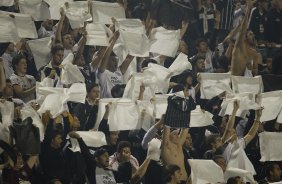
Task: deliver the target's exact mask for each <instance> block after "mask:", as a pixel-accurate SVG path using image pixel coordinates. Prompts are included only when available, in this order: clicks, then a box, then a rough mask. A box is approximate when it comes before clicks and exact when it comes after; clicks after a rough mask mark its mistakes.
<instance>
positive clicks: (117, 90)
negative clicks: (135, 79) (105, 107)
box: [111, 84, 126, 98]
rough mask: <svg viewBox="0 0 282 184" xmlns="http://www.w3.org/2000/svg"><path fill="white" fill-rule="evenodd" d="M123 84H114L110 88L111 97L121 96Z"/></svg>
mask: <svg viewBox="0 0 282 184" xmlns="http://www.w3.org/2000/svg"><path fill="white" fill-rule="evenodd" d="M125 86H126V85H125V84H116V85H115V86H114V87H113V88H112V89H111V95H112V97H113V98H121V97H122V96H123V92H124V89H125Z"/></svg>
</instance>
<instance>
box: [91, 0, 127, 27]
mask: <svg viewBox="0 0 282 184" xmlns="http://www.w3.org/2000/svg"><path fill="white" fill-rule="evenodd" d="M92 10H93V15H92V17H93V22H95V23H102V24H113V22H112V17H114V18H116V19H119V18H125V11H124V8H123V7H122V6H121V5H120V4H118V3H106V2H100V1H92Z"/></svg>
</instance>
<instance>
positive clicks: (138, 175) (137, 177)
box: [130, 157, 151, 184]
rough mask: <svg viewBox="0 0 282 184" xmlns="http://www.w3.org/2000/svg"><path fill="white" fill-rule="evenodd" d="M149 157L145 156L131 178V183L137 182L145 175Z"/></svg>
mask: <svg viewBox="0 0 282 184" xmlns="http://www.w3.org/2000/svg"><path fill="white" fill-rule="evenodd" d="M150 161H151V159H150V158H149V157H147V158H146V159H145V160H144V162H143V163H142V165H141V166H140V167H139V168H138V169H137V171H136V172H135V174H134V175H133V176H132V178H131V182H130V183H131V184H135V183H138V182H139V181H140V180H141V179H142V178H143V177H144V175H145V173H146V171H147V169H148V166H149V164H150Z"/></svg>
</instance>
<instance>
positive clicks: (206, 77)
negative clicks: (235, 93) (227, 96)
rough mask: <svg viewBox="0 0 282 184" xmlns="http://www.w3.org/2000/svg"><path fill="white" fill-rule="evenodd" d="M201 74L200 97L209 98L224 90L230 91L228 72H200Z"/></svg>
mask: <svg viewBox="0 0 282 184" xmlns="http://www.w3.org/2000/svg"><path fill="white" fill-rule="evenodd" d="M200 76H201V86H200V90H201V98H202V99H211V98H213V97H215V96H217V95H219V94H220V93H222V92H224V91H226V92H229V93H231V92H232V90H231V87H230V84H231V80H230V74H227V73H200Z"/></svg>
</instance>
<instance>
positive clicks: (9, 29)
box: [0, 12, 18, 43]
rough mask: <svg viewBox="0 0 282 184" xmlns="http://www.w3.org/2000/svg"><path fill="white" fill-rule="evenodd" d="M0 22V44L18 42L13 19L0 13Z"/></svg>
mask: <svg viewBox="0 0 282 184" xmlns="http://www.w3.org/2000/svg"><path fill="white" fill-rule="evenodd" d="M0 22H1V24H0V42H1V43H5V42H16V41H17V40H18V33H17V31H16V30H17V28H16V25H15V23H14V19H13V18H12V17H10V16H9V15H7V14H3V13H2V12H1V13H0Z"/></svg>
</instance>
